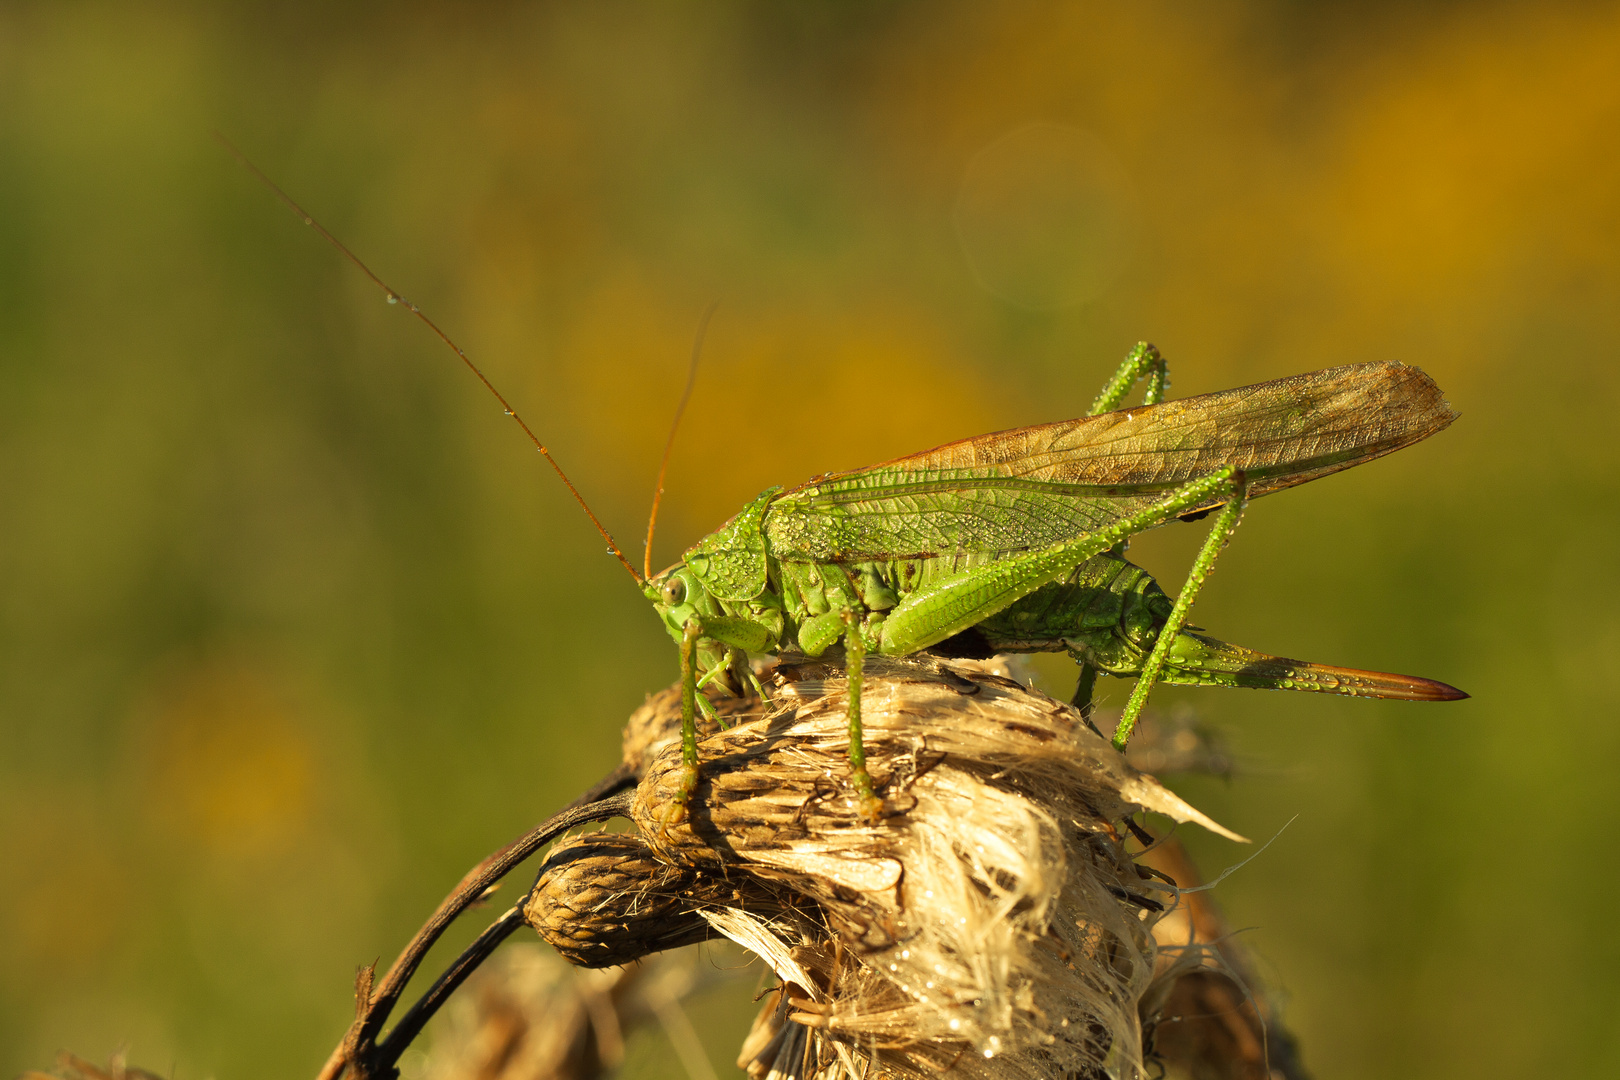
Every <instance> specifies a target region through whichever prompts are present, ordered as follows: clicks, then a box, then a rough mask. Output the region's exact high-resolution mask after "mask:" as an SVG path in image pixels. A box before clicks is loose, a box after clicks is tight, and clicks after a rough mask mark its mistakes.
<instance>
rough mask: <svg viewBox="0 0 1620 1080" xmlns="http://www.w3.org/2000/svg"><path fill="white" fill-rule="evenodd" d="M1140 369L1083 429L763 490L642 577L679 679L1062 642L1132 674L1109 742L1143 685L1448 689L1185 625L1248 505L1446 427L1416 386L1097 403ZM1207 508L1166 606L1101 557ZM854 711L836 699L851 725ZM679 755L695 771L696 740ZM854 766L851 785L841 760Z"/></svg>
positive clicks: (1154, 378) (1248, 390)
mask: <svg viewBox="0 0 1620 1080" xmlns="http://www.w3.org/2000/svg"><path fill="white" fill-rule="evenodd" d="M1140 377H1148V378H1149V380H1150V385H1149V391H1148V396H1149V399H1150V402H1153V399H1155V398H1156V397H1157V396H1158V394H1159V393H1160V392H1162V387H1163V363H1162V360H1160V359H1159V358H1158V354H1157V353H1156V352H1155V351H1153V350H1152V347H1151V346H1146V345H1143V346H1138V348H1137V350H1136V351H1135V352H1133V353H1132V355H1131V357H1129V358H1128V359H1127V361H1126V364H1125V366H1124V367H1122V368H1121V371H1120V374H1119V375H1117V376H1116V377H1115V379H1114V381H1113V382H1112V383H1111V384H1110V386H1109V387H1108V388H1105V390H1104V393H1103V395H1102V396H1101V397H1100V398H1099V400H1098V404H1097V405H1096V406H1094V411H1093V413H1092V414H1091V415H1088V416H1086V417H1083V418H1080V419H1077V420H1070V421H1063V422H1060V423H1056V424H1045V425H1038V426H1035V427H1030V428H1021V429H1018V430H1015V431H1008V432H1000V433H996V434H992V435H985V436H980V437H978V438H975V439H969V440H964V441H962V442H959V443H952V444H948V445H946V446H942V447H939V448H936V449H934V450H931V451H926V452H924V453H922V454H916V455H912V456H910V457H907V458H902V459H899V460H897V461H893V462H888V463H885V464H882V465H876V466H873V467H871V468H868V469H862V470H858V471H855V472H850V473H842V474H837V475H833V476H827V477H820V478H817V479H816V480H813V481H811V482H810V483H808V484H805V485H803V486H801V487H798V488H795V489H792V490H789V491H784V490H782V489H780V488H772V489H770V490H768V491H766V492H764V493H763V494H761V495H760V496H758V497H757V498H756V499H755V500H754V501H753V502H751V503H750V504H749V505H748V506H747V507H745V508H744V509H743V510H742V511H741V512H740V513H739V514H737V515H736V517H734V518H733V519H732V520H731V521H730V522H728V523H727V524H726V525H725V526H723V527H722V528H721V529H719V530H718V531H716V532H715V533H713V534H711V535H709V536H708V537H706V538H704V539H703V540H702V541H701V542H700V543H698V544H696V545H694V546H693V547H692V548H691V549H690V550H688V551H687V552H686V554H685V555H684V556H683V558H682V560H681V562H680V563H678V564H677V565H676V566H674V567H672V568H670V569H669V570H667V571H665V572H664V573H663V574H660V575H658V576H657V577H655V578H654V579H653V580H651V581H650V582H648V583H647V586H646V592H647V595H648V597H649V598H650V599H651V600H652V601H653V603H654V604H655V606H656V607H657V608H658V611H659V614H660V616H661V617H662V618H663V620H664V623H665V625H666V626H667V627H668V629H669V631H670V633H671V634H672V635H673V636H674V637H675V639H676V640H677V641H680V642H682V643H683V649H686V650H688V651H689V653H690V655H689V656H688V657H687V659H686V663H685V665H684V666H685V668H686V670H689V671H690V672H691V675H690V676H689V677H690V678H692V679H694V680H695V681H696V683H697V684H698V685H703V684H707V683H709V682H713V681H715V680H717V679H723V678H725V677H726V676H727V673H733V674H734V675H735V676H736V679H738V680H746V679H748V678H751V676H750V675H749V674H748V669H747V666H746V664H745V663H744V662H743V661H744V659H745V657H746V656H747V655H748V654H760V653H776V652H779V651H782V650H796V651H799V652H803V653H805V654H807V655H810V656H818V655H820V654H821V653H823V652H824V651H826V650H827V649H828V648H830V647H831V646H832V645H834V644H835V643H836V642H838V641H839V640H840V638H843V639H845V640H846V642H848V643H855V644H859V645H860V646H861V648H860V649H859V650H858V651H859V652H860V653H861V654H864V653H865V652H867V651H874V652H878V653H883V654H887V655H905V654H909V653H913V652H916V651H918V650H921V649H926V648H930V647H936V646H937V647H940V648H941V649H942V650H943V651H946V652H951V653H955V654H957V655H974V654H978V655H989V654H991V653H994V652H1002V651H1024V652H1027V651H1058V650H1066V651H1068V652H1069V653H1071V654H1072V655H1073V656H1074V657H1075V658H1076V659H1077V660H1079V661H1080V662H1081V663H1082V665H1083V667H1082V671H1083V672H1085V673H1086V675H1087V676H1089V674H1090V673H1091V672H1093V671H1101V672H1106V673H1109V674H1113V675H1122V676H1124V675H1143V676H1144V677H1143V678H1142V679H1141V681H1140V683H1139V686H1138V693H1137V694H1135V695H1133V697H1132V701H1131V704H1130V705H1129V706H1128V707H1127V716H1126V722H1125V723H1122V726H1121V729H1120V733H1119V735H1118V737H1117V739H1116V741H1117V742H1118V743H1119V744H1120V745H1123V742H1124V738H1125V736H1126V735H1128V733H1129V725H1130V723H1134V721H1135V718H1136V714H1138V713H1139V712H1140V709H1141V705H1142V703H1143V702H1144V701H1145V699H1146V694H1147V691H1148V690H1149V689H1150V688H1151V685H1152V683H1153V682H1154V681H1165V682H1172V683H1183V684H1204V685H1224V686H1247V687H1259V688H1268V689H1294V690H1317V691H1325V692H1330V693H1340V694H1365V695H1369V696H1379V697H1402V698H1410V699H1444V698H1449V697H1459V696H1463V695H1461V693H1460V692H1458V691H1456V690H1453V689H1452V688H1451V687H1448V686H1445V685H1444V684H1442V683H1435V682H1432V681H1430V680H1426V679H1417V678H1413V677H1410V676H1401V675H1385V674H1382V673H1376V672H1360V671H1352V670H1349V669H1342V668H1329V667H1326V666H1323V665H1316V664H1307V663H1303V662H1299V661H1292V660H1284V659H1280V658H1276V657H1270V656H1266V655H1264V654H1260V653H1254V652H1251V651H1249V650H1245V649H1241V648H1238V647H1236V646H1231V645H1227V644H1225V643H1223V642H1219V641H1216V640H1215V639H1212V638H1207V637H1203V636H1201V635H1198V634H1194V633H1191V632H1188V631H1186V630H1185V629H1183V624H1184V622H1185V616H1186V609H1187V608H1188V607H1190V604H1191V599H1192V596H1193V595H1194V594H1195V593H1196V591H1197V587H1198V585H1199V584H1201V582H1202V580H1203V577H1204V576H1206V575H1207V574H1208V572H1209V569H1210V566H1211V565H1212V564H1213V562H1214V559H1215V556H1216V554H1218V552H1219V550H1220V547H1221V546H1222V545H1224V543H1225V541H1226V539H1227V537H1228V536H1229V535H1230V533H1231V531H1232V530H1233V529H1234V528H1235V527H1236V524H1237V520H1238V515H1239V513H1240V512H1241V509H1242V507H1243V505H1244V504H1245V502H1246V501H1247V500H1248V499H1250V498H1254V497H1256V496H1258V495H1263V494H1266V493H1268V492H1271V491H1275V490H1279V489H1281V488H1284V487H1289V486H1292V485H1294V484H1298V483H1303V482H1305V481H1307V480H1312V479H1315V478H1317V477H1320V476H1324V475H1326V474H1328V473H1331V472H1336V471H1338V470H1340V469H1344V468H1348V467H1350V466H1352V465H1356V464H1360V463H1361V462H1364V461H1368V460H1371V459H1372V458H1374V457H1378V456H1380V455H1382V454H1385V453H1389V452H1391V451H1393V450H1396V449H1399V448H1401V447H1403V446H1407V445H1410V444H1411V443H1413V442H1416V441H1418V440H1419V439H1422V438H1425V437H1426V436H1428V435H1430V434H1433V433H1434V432H1435V431H1438V430H1440V429H1441V428H1443V427H1445V426H1446V425H1447V424H1449V423H1450V422H1451V420H1452V419H1453V414H1452V412H1451V410H1450V409H1449V407H1447V406H1446V404H1445V402H1444V401H1443V399H1442V398H1441V396H1440V393H1439V390H1438V388H1437V387H1435V385H1434V383H1433V382H1432V381H1431V380H1430V379H1429V378H1428V377H1427V376H1426V375H1424V374H1423V373H1422V372H1421V371H1418V370H1417V369H1416V368H1410V367H1405V366H1403V365H1400V364H1364V365H1355V366H1352V367H1346V368H1336V369H1330V370H1326V371H1319V372H1312V373H1309V374H1306V375H1299V376H1294V377H1292V378H1289V379H1281V380H1277V381H1275V382H1271V383H1262V384H1259V385H1257V386H1252V387H1244V388H1241V389H1238V390H1230V391H1224V392H1221V393H1218V394H1208V395H1204V396H1202V397H1197V398H1190V399H1186V400H1183V401H1172V402H1165V403H1162V404H1160V403H1150V404H1146V405H1143V406H1138V407H1135V408H1132V409H1123V410H1117V411H1106V412H1104V411H1101V410H1102V409H1104V408H1105V407H1112V406H1113V405H1117V403H1118V401H1119V400H1120V399H1122V398H1123V396H1124V394H1125V393H1126V392H1127V391H1128V390H1129V388H1130V386H1131V385H1132V384H1133V383H1134V382H1135V381H1136V380H1137V379H1138V378H1140ZM1217 509H1219V511H1220V512H1219V515H1218V517H1217V519H1216V523H1215V527H1214V529H1213V530H1212V534H1211V538H1210V540H1209V541H1208V542H1207V543H1206V545H1205V549H1204V551H1203V552H1201V554H1200V556H1199V560H1198V562H1197V563H1195V566H1194V569H1193V573H1192V575H1191V576H1190V577H1189V582H1188V585H1187V587H1185V588H1184V589H1183V596H1182V600H1181V601H1180V602H1172V601H1171V599H1170V598H1169V597H1168V596H1166V595H1165V593H1164V592H1163V590H1161V589H1160V588H1159V586H1158V584H1157V583H1156V582H1155V581H1154V580H1153V578H1152V577H1151V576H1150V575H1148V573H1147V572H1146V571H1144V570H1142V569H1141V568H1140V567H1137V566H1135V565H1133V564H1131V563H1130V562H1128V561H1126V560H1125V559H1124V558H1123V557H1122V555H1121V553H1122V552H1123V550H1124V544H1125V542H1126V541H1127V540H1128V538H1129V537H1130V536H1131V535H1134V534H1135V533H1138V532H1141V531H1143V530H1144V529H1147V528H1152V527H1155V526H1157V525H1161V524H1164V523H1166V522H1168V521H1171V520H1175V519H1177V518H1196V517H1202V516H1204V515H1205V514H1208V513H1210V512H1212V511H1215V510H1217ZM1166 631H1169V632H1168V633H1166ZM855 633H858V634H859V635H860V639H859V641H858V643H857V642H855V640H854V638H853V637H852V636H851V635H852V634H855ZM1161 639H1163V640H1161ZM850 651H851V654H852V657H851V658H852V659H853V658H854V655H853V654H855V653H856V652H857V650H855V649H851V650H850ZM1082 682H1083V684H1085V685H1088V686H1089V683H1087V681H1086V677H1083V679H1082ZM737 688H738V689H740V686H739V687H737ZM697 697H698V698H699V699H700V698H701V695H697ZM698 705H699V706H701V700H699V701H698ZM858 710H859V706H858V702H855V701H853V700H852V704H851V713H852V715H851V726H852V729H854V730H858V724H859V717H858ZM858 741H859V739H858V736H856V737H855V738H854V740H853V741H852V758H855V757H857V756H859V750H858V746H857V745H855V744H858ZM689 758H690V764H691V765H692V766H693V767H694V769H695V763H696V758H695V744H694V746H693V748H692V752H691V754H690V755H689ZM856 772H857V786H860V784H861V778H862V777H864V767H863V766H862V765H860V763H858V762H857V768H856ZM693 776H694V782H695V772H694V774H693ZM865 794H866V796H867V798H868V799H870V798H871V796H870V792H869V791H867V792H866V793H865Z"/></svg>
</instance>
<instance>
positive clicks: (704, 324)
mask: <svg viewBox="0 0 1620 1080" xmlns="http://www.w3.org/2000/svg"><path fill="white" fill-rule="evenodd" d="M719 306H720V301H718V300H716V301H714V302H713V303H711V304H710V305H709V307H708V310H706V311H704V313H703V318H701V319H699V320H698V331H697V339H696V340H695V341H693V342H692V361H691V363H689V364H687V365H686V389H685V390H682V391H681V403H680V404H679V405H677V406H675V419H674V420H672V421H670V425H669V438H668V439H665V440H664V460H662V461H660V462H659V463H658V483H657V484H656V485H654V487H653V503H652V513H650V514H648V515H647V544H646V546H645V547H643V548H642V549H641V570H642V579H643V580H647V581H650V580H651V579H652V541H653V530H654V529H655V528H657V527H658V504H659V503H661V502H663V501H664V474H665V473H667V472H669V455H670V451H672V450H674V449H675V433H676V432H677V431H679V430H680V429H681V417H683V416H685V415H686V403H687V402H688V401H690V400H692V387H693V386H694V385H695V384H696V383H697V371H698V358H699V357H701V356H702V355H703V339H704V338H705V337H707V336H708V334H709V320H710V319H712V318H714V309H715V308H717V307H719Z"/></svg>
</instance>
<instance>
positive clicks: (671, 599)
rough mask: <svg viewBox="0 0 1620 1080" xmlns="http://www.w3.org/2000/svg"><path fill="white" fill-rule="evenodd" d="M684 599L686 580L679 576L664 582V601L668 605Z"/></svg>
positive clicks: (673, 604) (671, 605) (672, 605)
mask: <svg viewBox="0 0 1620 1080" xmlns="http://www.w3.org/2000/svg"><path fill="white" fill-rule="evenodd" d="M685 599H686V582H684V581H682V580H681V579H680V578H678V577H676V578H670V579H669V580H668V581H666V582H664V603H666V604H668V605H669V606H670V607H674V606H675V605H677V604H679V603H682V602H683V601H685Z"/></svg>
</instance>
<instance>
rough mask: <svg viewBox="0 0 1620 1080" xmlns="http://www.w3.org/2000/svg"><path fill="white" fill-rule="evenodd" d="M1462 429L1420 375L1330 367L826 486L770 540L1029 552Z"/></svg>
mask: <svg viewBox="0 0 1620 1080" xmlns="http://www.w3.org/2000/svg"><path fill="white" fill-rule="evenodd" d="M1454 419H1456V414H1455V413H1453V412H1452V411H1451V408H1450V406H1448V405H1447V404H1446V402H1445V399H1444V398H1443V397H1442V396H1441V393H1440V388H1439V387H1438V386H1436V385H1435V384H1434V380H1432V379H1430V378H1429V377H1428V376H1427V375H1425V374H1424V373H1423V372H1422V371H1419V370H1418V369H1417V368H1414V367H1407V366H1406V365H1404V364H1397V363H1382V364H1354V365H1351V366H1348V367H1338V368H1327V369H1325V370H1322V371H1313V372H1308V373H1306V374H1304V375H1294V376H1291V377H1289V378H1286V379H1277V380H1275V381H1273V382H1266V383H1258V384H1256V385H1254V386H1245V387H1240V388H1239V389H1236V390H1223V391H1221V392H1219V393H1215V394H1204V395H1202V396H1201V397H1193V398H1184V399H1182V400H1179V401H1167V402H1164V403H1162V404H1159V405H1151V406H1143V407H1139V408H1135V409H1121V410H1119V411H1117V412H1111V413H1104V414H1102V415H1100V416H1088V417H1083V418H1081V419H1078V420H1064V421H1060V422H1058V423H1053V424H1038V425H1036V426H1034V427H1026V428H1017V429H1015V430H1012V431H1001V432H996V433H994V434H990V435H980V436H978V437H976V438H972V439H964V440H962V441H960V442H954V443H947V444H945V445H944V446H940V447H936V448H935V449H933V450H925V451H923V452H922V453H920V454H913V455H911V456H909V457H904V458H899V459H896V460H894V461H888V462H884V463H883V464H881V465H874V466H872V467H870V468H866V469H860V470H857V471H855V472H847V473H837V474H834V475H831V476H825V477H820V478H818V479H816V480H813V481H811V482H810V483H808V484H805V485H804V486H802V487H799V488H795V489H793V490H792V491H789V492H786V493H785V494H783V495H781V496H779V497H778V498H777V499H776V500H775V501H774V502H773V503H772V504H771V506H770V509H769V512H768V513H767V515H766V518H765V533H766V536H767V538H768V540H769V542H770V546H771V553H772V555H774V556H775V557H776V558H777V559H780V560H784V561H788V562H798V561H807V562H867V561H876V560H889V559H919V558H920V559H927V558H934V557H938V556H953V555H956V556H961V555H982V554H991V553H998V552H1010V551H1023V550H1028V549H1030V548H1037V547H1044V546H1046V545H1049V544H1053V543H1057V542H1058V541H1060V540H1065V539H1068V538H1072V537H1075V536H1079V535H1082V534H1084V533H1088V532H1092V531H1094V530H1096V529H1099V528H1104V527H1106V526H1108V525H1109V524H1111V523H1113V522H1115V521H1118V520H1120V519H1122V518H1125V517H1128V516H1130V515H1131V514H1132V513H1135V512H1137V511H1139V510H1141V509H1143V508H1144V507H1146V506H1147V505H1148V504H1150V503H1152V502H1154V501H1156V500H1158V499H1161V498H1163V496H1164V494H1165V493H1166V492H1168V491H1170V490H1171V489H1174V488H1176V487H1179V486H1180V485H1182V484H1184V483H1186V482H1187V481H1189V480H1194V479H1197V478H1199V477H1202V476H1207V475H1208V474H1210V473H1212V472H1214V471H1215V470H1216V469H1218V468H1220V467H1221V466H1223V465H1235V466H1237V467H1238V468H1240V469H1242V470H1244V472H1245V474H1246V475H1247V477H1248V481H1249V485H1250V494H1251V496H1258V495H1265V494H1268V493H1270V492H1273V491H1279V490H1281V489H1282V488H1285V487H1292V486H1293V485H1295V484H1302V483H1304V482H1305V481H1307V480H1314V479H1316V478H1317V477H1319V476H1326V475H1327V474H1329V473H1333V472H1338V471H1339V470H1340V469H1348V468H1350V467H1351V466H1352V465H1359V464H1361V463H1362V462H1364V461H1371V460H1372V459H1373V458H1376V457H1381V456H1383V455H1384V454H1388V453H1390V452H1392V451H1394V450H1399V449H1400V448H1401V447H1403V446H1410V445H1411V444H1412V443H1415V442H1417V441H1419V440H1421V439H1425V438H1427V437H1428V436H1430V435H1433V434H1434V433H1435V432H1437V431H1439V430H1441V429H1442V428H1444V427H1445V426H1446V425H1448V424H1450V423H1451V422H1452V420H1454ZM1220 501H1221V500H1219V499H1212V500H1211V501H1210V503H1209V505H1207V506H1198V507H1194V508H1193V509H1191V510H1189V511H1188V512H1187V513H1189V514H1190V513H1199V512H1202V511H1205V510H1208V509H1211V508H1212V507H1215V506H1218V505H1220Z"/></svg>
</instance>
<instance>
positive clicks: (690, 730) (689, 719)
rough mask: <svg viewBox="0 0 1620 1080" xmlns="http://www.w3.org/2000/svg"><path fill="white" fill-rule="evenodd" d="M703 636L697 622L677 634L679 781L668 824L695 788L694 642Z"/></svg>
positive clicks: (681, 810) (695, 698)
mask: <svg viewBox="0 0 1620 1080" xmlns="http://www.w3.org/2000/svg"><path fill="white" fill-rule="evenodd" d="M702 636H703V624H702V622H701V621H699V620H698V619H691V620H689V621H688V622H687V624H686V627H685V629H684V630H683V631H682V632H681V780H680V784H679V786H678V787H677V788H676V790H675V809H674V811H673V812H672V815H671V817H670V819H669V821H670V822H675V821H679V820H680V818H681V815H682V814H683V813H684V812H685V809H686V803H687V801H688V800H689V799H691V797H692V792H693V791H695V790H696V789H697V782H698V741H697V710H698V687H697V643H698V639H699V638H700V637H702Z"/></svg>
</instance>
